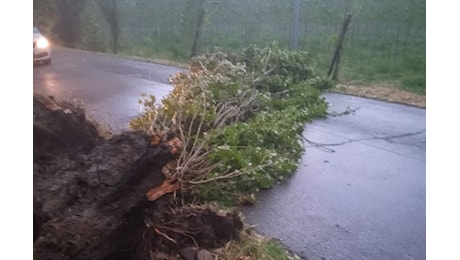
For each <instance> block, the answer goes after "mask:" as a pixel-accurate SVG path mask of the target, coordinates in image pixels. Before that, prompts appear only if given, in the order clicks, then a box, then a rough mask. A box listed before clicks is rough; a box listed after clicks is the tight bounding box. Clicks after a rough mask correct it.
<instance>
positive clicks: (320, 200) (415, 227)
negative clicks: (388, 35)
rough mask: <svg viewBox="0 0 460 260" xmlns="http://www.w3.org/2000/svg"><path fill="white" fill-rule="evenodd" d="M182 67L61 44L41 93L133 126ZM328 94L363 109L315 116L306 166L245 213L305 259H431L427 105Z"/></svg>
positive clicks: (42, 77) (335, 102)
mask: <svg viewBox="0 0 460 260" xmlns="http://www.w3.org/2000/svg"><path fill="white" fill-rule="evenodd" d="M180 70H181V69H177V68H173V67H168V66H162V65H157V64H150V63H143V62H136V61H129V60H124V59H119V58H115V57H112V56H109V55H104V54H97V53H92V52H83V51H76V50H69V49H64V48H54V49H53V63H52V64H51V65H50V66H38V67H34V77H33V79H34V91H35V92H37V93H39V94H43V95H52V96H54V97H55V98H56V99H57V100H58V101H71V102H74V103H80V104H82V105H83V107H84V108H85V109H86V111H87V114H88V115H89V117H90V118H92V119H95V120H97V121H98V122H99V123H102V124H103V125H108V126H110V127H111V128H112V129H113V128H119V129H125V128H126V127H127V124H128V122H129V120H130V119H132V118H133V117H135V116H136V115H138V113H139V111H140V107H139V105H138V103H137V101H138V99H139V98H140V94H141V93H148V94H154V95H156V96H157V97H162V96H165V95H167V94H168V92H169V91H170V90H171V87H170V86H169V85H168V81H167V78H168V77H169V76H171V75H173V74H175V73H176V72H177V71H180ZM324 96H325V97H326V99H327V100H328V101H329V102H330V103H331V104H332V106H331V107H330V111H336V112H342V111H344V110H345V109H346V108H347V107H350V108H351V109H356V108H359V109H358V110H357V111H356V112H355V113H354V114H350V115H345V116H337V117H329V118H327V119H325V120H316V121H315V122H313V123H311V124H309V125H308V126H307V127H306V130H305V132H304V136H305V137H306V138H307V139H308V140H309V141H310V142H305V147H306V152H305V155H304V157H303V158H302V160H301V162H300V165H299V169H298V172H297V173H296V174H295V175H294V176H293V177H292V178H291V179H289V180H287V182H285V183H283V184H281V185H278V186H276V187H275V188H273V189H272V190H269V191H265V192H262V193H261V194H260V195H259V197H258V203H257V204H256V205H255V206H253V207H250V208H245V209H244V213H245V215H246V220H247V221H248V222H249V223H251V224H254V225H256V228H257V230H258V231H259V232H262V233H264V234H265V235H267V236H269V237H274V238H278V239H280V240H281V242H282V243H283V244H285V245H286V246H287V247H289V248H290V249H291V250H292V251H294V252H295V253H296V254H297V255H299V256H301V257H302V258H304V259H356V260H358V259H409V260H410V259H425V244H426V240H425V220H426V215H425V209H426V206H425V198H426V195H425V187H426V182H425V180H426V179H425V177H426V176H425V175H426V174H425V173H426V170H425V160H426V157H425V149H426V148H425V122H426V121H425V120H426V119H425V110H423V109H418V108H413V107H408V106H403V105H396V104H390V103H385V102H380V101H375V100H369V99H363V98H358V97H352V96H346V95H338V94H325V95H324Z"/></svg>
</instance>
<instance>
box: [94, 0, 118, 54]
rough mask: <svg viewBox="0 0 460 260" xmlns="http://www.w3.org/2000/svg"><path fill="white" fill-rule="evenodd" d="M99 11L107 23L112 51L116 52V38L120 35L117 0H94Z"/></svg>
mask: <svg viewBox="0 0 460 260" xmlns="http://www.w3.org/2000/svg"><path fill="white" fill-rule="evenodd" d="M96 3H97V5H98V6H99V9H100V10H101V13H102V15H103V17H104V19H105V21H106V22H107V24H108V25H109V28H110V35H111V38H112V52H113V53H118V40H119V36H120V21H119V20H120V12H119V10H118V5H117V0H98V1H96Z"/></svg>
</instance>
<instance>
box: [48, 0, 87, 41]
mask: <svg viewBox="0 0 460 260" xmlns="http://www.w3.org/2000/svg"><path fill="white" fill-rule="evenodd" d="M85 3H86V0H55V7H56V11H57V20H56V23H55V27H54V31H55V32H56V34H57V35H58V36H59V38H60V39H61V40H62V42H63V43H64V45H66V46H69V47H75V46H76V45H77V43H78V42H79V40H80V25H81V15H82V13H83V10H84V8H85Z"/></svg>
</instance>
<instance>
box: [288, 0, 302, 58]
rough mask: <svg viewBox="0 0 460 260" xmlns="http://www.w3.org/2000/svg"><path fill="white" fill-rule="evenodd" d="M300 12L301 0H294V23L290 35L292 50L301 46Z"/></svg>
mask: <svg viewBox="0 0 460 260" xmlns="http://www.w3.org/2000/svg"><path fill="white" fill-rule="evenodd" d="M299 13H300V0H292V24H291V37H290V47H291V49H292V50H297V49H298V48H299V24H300V21H299V19H300V18H299V17H300V16H299Z"/></svg>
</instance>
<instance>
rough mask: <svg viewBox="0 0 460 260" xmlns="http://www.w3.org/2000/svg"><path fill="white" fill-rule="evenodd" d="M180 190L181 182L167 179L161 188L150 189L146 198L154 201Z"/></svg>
mask: <svg viewBox="0 0 460 260" xmlns="http://www.w3.org/2000/svg"><path fill="white" fill-rule="evenodd" d="M179 188H180V182H179V181H177V180H170V179H166V180H165V181H164V182H163V183H162V184H161V185H160V186H159V187H156V188H152V189H150V190H149V191H148V192H147V193H146V194H145V196H147V199H148V200H149V201H154V200H156V199H158V198H159V197H161V196H163V195H165V194H168V193H171V192H175V191H177V190H178V189H179Z"/></svg>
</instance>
